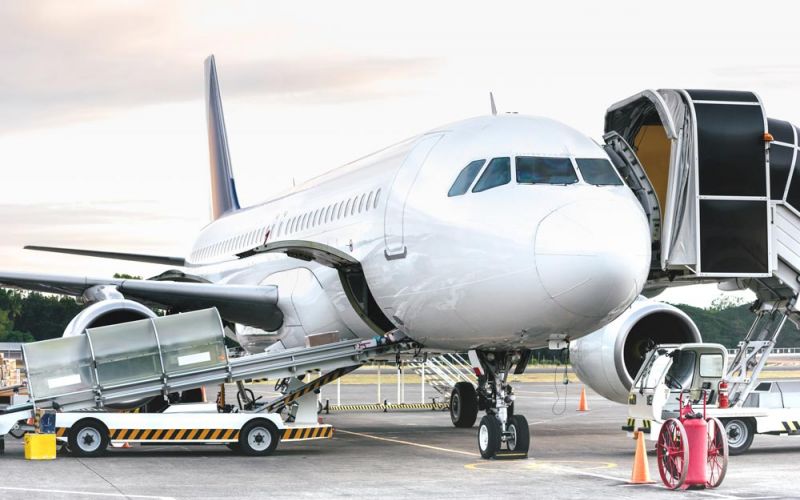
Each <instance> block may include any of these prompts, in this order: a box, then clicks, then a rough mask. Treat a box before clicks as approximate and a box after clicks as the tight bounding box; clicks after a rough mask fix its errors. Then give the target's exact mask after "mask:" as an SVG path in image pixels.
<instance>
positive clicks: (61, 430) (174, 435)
mask: <svg viewBox="0 0 800 500" xmlns="http://www.w3.org/2000/svg"><path fill="white" fill-rule="evenodd" d="M68 431H69V429H68V428H66V427H58V428H57V429H56V437H65V436H66V434H67V432H68ZM108 438H109V439H110V440H111V441H237V440H238V439H239V430H238V429H109V431H108Z"/></svg>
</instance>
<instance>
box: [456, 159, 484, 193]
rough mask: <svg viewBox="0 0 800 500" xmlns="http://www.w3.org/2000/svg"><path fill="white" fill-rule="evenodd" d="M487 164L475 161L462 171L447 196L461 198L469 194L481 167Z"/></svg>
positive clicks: (482, 161)
mask: <svg viewBox="0 0 800 500" xmlns="http://www.w3.org/2000/svg"><path fill="white" fill-rule="evenodd" d="M484 163H486V160H475V161H473V162H471V163H470V164H469V165H467V166H466V167H464V169H463V170H461V173H459V174H458V177H456V181H455V182H454V183H453V185H452V186H451V187H450V191H448V192H447V196H460V195H462V194H464V193H466V192H467V190H468V189H469V187H470V186H471V185H472V181H474V180H475V177H477V176H478V172H480V171H481V167H482V166H483V164H484Z"/></svg>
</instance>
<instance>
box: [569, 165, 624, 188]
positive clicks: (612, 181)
mask: <svg viewBox="0 0 800 500" xmlns="http://www.w3.org/2000/svg"><path fill="white" fill-rule="evenodd" d="M575 163H577V164H578V168H579V169H580V171H581V175H582V176H583V180H585V181H586V182H588V183H589V184H594V185H595V186H621V185H622V179H620V178H619V176H618V175H617V173H616V171H615V170H614V167H613V166H612V165H611V162H609V161H608V160H606V159H604V158H577V159H576V160H575Z"/></svg>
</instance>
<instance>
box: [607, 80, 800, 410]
mask: <svg viewBox="0 0 800 500" xmlns="http://www.w3.org/2000/svg"><path fill="white" fill-rule="evenodd" d="M799 137H800V130H798V128H797V127H796V126H795V125H793V124H791V123H789V122H787V121H783V120H777V119H773V118H768V117H767V114H766V111H765V109H764V106H763V104H762V102H761V100H760V98H759V97H758V96H757V95H756V94H754V93H752V92H739V91H728V90H684V89H661V90H645V91H643V92H640V93H638V94H636V95H634V96H631V97H629V98H627V99H624V100H623V101H620V102H618V103H616V104H613V105H612V106H611V107H610V108H609V109H608V111H607V113H606V118H605V135H604V139H605V142H606V145H605V149H606V152H607V153H608V155H609V158H610V159H611V160H612V163H613V164H614V165H615V167H616V168H617V170H618V171H619V172H620V174H621V176H622V177H623V178H624V179H625V181H626V183H627V184H628V186H629V187H630V188H631V189H632V190H633V192H634V194H635V195H636V197H637V198H638V199H639V202H640V204H641V205H642V208H643V210H644V213H645V216H646V217H647V219H648V221H649V224H650V231H651V237H652V244H653V247H652V248H653V251H652V261H651V270H650V276H649V279H648V282H649V285H648V287H646V288H645V290H644V294H645V295H648V296H655V295H658V294H659V293H660V292H661V291H662V290H664V289H665V288H666V287H668V286H674V285H681V284H694V283H703V282H709V283H712V282H716V283H718V286H719V288H720V289H722V290H726V291H733V290H741V289H750V290H752V291H753V292H755V294H756V297H757V299H758V300H757V302H756V303H755V304H754V305H753V308H752V309H753V312H754V313H755V315H756V317H755V320H754V322H753V325H752V327H751V328H750V331H749V332H747V333H746V335H744V336H743V340H742V342H740V344H739V351H738V354H737V356H736V358H735V359H734V362H733V363H732V365H731V371H730V373H729V376H730V382H731V401H732V404H739V405H741V404H744V401H745V400H746V397H747V395H748V394H749V393H750V391H751V390H752V389H753V386H754V384H755V383H756V382H757V380H758V374H759V372H760V371H761V368H763V366H764V364H765V362H766V359H767V357H768V356H769V353H770V351H771V350H772V348H773V347H774V346H775V344H776V342H777V339H778V336H779V335H780V332H781V329H782V327H783V325H784V323H785V321H786V320H787V319H788V320H790V321H792V322H793V323H795V324H796V325H798V326H800V311H798V310H797V309H796V305H797V299H798V296H799V295H800V172H798V169H800V139H799Z"/></svg>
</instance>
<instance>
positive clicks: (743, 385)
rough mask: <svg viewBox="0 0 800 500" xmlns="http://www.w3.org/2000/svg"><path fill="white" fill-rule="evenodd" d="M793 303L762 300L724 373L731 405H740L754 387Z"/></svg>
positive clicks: (792, 300) (791, 301)
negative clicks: (728, 385)
mask: <svg viewBox="0 0 800 500" xmlns="http://www.w3.org/2000/svg"><path fill="white" fill-rule="evenodd" d="M794 303H795V299H791V300H781V301H776V302H766V303H762V304H761V305H760V307H759V309H758V311H756V319H755V320H754V321H753V324H752V325H751V326H750V330H749V331H748V332H747V335H746V336H745V338H744V340H742V341H741V342H739V350H738V352H737V353H736V357H735V358H734V359H733V362H731V364H730V366H729V368H728V373H727V374H726V375H725V380H727V381H728V383H729V384H730V394H731V396H730V401H731V406H735V407H739V408H741V407H742V406H743V405H744V403H745V402H746V400H747V396H748V395H749V394H750V392H752V390H753V389H754V388H755V387H756V384H757V383H758V381H759V377H758V376H759V374H760V373H761V370H762V369H763V368H764V366H765V365H766V363H767V359H768V358H769V355H770V353H771V352H772V349H773V348H774V347H775V344H776V343H777V341H778V336H779V335H780V334H781V330H782V329H783V325H784V324H785V323H786V320H787V318H788V317H789V314H790V313H791V311H792V309H793V306H794Z"/></svg>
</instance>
